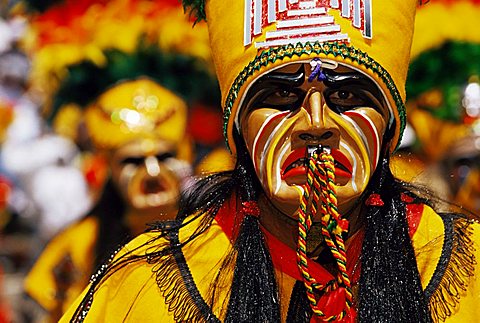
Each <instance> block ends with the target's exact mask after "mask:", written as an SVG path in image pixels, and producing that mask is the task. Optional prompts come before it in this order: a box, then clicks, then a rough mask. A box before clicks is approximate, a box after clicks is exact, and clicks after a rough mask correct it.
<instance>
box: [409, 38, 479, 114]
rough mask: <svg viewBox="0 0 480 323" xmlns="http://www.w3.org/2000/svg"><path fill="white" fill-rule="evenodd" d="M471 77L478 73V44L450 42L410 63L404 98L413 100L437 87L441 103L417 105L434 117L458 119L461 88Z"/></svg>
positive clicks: (462, 88) (460, 110)
mask: <svg viewBox="0 0 480 323" xmlns="http://www.w3.org/2000/svg"><path fill="white" fill-rule="evenodd" d="M471 76H480V44H475V43H468V42H461V41H449V42H447V43H445V44H443V45H442V46H441V47H439V48H436V49H433V50H429V51H426V52H424V53H422V54H420V55H419V56H418V57H417V58H416V59H415V60H413V61H412V62H411V64H410V69H409V72H408V78H407V84H406V88H407V99H408V100H415V99H418V98H419V97H420V96H421V95H422V94H424V93H426V92H428V91H431V90H438V91H439V92H440V93H441V95H442V97H443V100H442V102H441V104H440V105H439V106H437V107H422V106H420V108H427V109H428V110H429V111H430V112H431V113H432V115H433V116H435V117H436V118H439V119H442V120H450V121H455V122H460V121H461V117H462V109H460V107H461V106H462V102H461V101H462V95H463V90H464V89H465V86H466V85H467V84H468V79H469V77H471Z"/></svg>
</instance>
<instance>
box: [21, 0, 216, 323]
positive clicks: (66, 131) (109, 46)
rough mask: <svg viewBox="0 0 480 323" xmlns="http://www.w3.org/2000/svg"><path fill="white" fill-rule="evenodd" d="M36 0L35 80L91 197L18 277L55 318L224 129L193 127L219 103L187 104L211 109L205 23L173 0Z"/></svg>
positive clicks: (159, 207) (168, 208) (155, 213)
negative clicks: (42, 2)
mask: <svg viewBox="0 0 480 323" xmlns="http://www.w3.org/2000/svg"><path fill="white" fill-rule="evenodd" d="M43 9H44V11H43V12H42V13H41V14H37V15H36V16H34V17H33V18H32V26H31V29H30V34H29V37H27V40H26V41H27V43H28V42H30V43H29V44H28V45H29V48H30V49H31V50H32V57H33V60H32V64H33V66H32V74H31V77H32V82H33V85H32V86H33V87H34V88H36V89H37V91H38V92H40V93H43V95H44V96H45V104H44V105H45V107H47V110H48V115H49V119H50V121H51V123H52V125H53V128H54V129H55V131H56V132H57V133H59V134H62V135H64V136H65V137H68V138H72V139H73V140H74V141H75V142H76V143H77V145H78V147H80V149H81V150H82V155H83V158H82V168H83V171H84V174H85V176H86V178H87V181H88V183H89V185H90V191H91V193H92V195H93V199H94V201H95V202H94V206H93V208H92V209H91V210H90V211H89V212H88V214H87V215H86V216H85V217H84V218H83V219H82V220H80V221H77V222H75V223H73V224H72V225H70V226H69V227H67V228H66V229H64V230H62V232H60V233H59V234H58V235H57V236H55V237H54V238H53V240H52V241H51V242H50V243H49V244H48V245H47V247H46V249H45V251H44V252H43V253H42V255H41V256H40V257H39V259H38V261H37V262H36V264H35V265H34V267H33V268H32V270H31V272H30V273H29V275H28V276H27V278H26V280H25V290H26V292H27V293H28V295H29V296H31V297H32V298H33V299H34V300H35V301H36V302H38V304H40V305H41V306H42V307H43V308H44V309H45V310H46V312H47V316H48V319H49V320H51V321H57V320H58V318H59V317H60V316H61V314H62V313H63V311H64V310H65V308H66V307H68V306H69V304H70V302H71V301H72V300H73V299H75V297H76V296H77V295H78V293H80V291H81V290H82V289H83V288H84V287H85V286H86V285H87V283H88V280H89V278H90V276H91V274H92V273H93V272H94V270H95V269H96V268H97V267H98V266H99V265H100V264H101V263H102V262H103V261H104V260H105V259H106V257H108V255H109V254H110V253H111V252H112V251H113V250H115V249H116V248H117V247H118V246H119V245H121V244H122V243H124V242H125V241H126V239H127V238H129V237H132V236H134V235H137V234H139V233H141V232H143V231H144V229H145V228H146V225H147V224H148V223H151V222H153V221H155V220H159V219H172V218H173V217H174V216H175V215H176V213H177V206H178V205H177V204H178V197H179V195H180V191H181V190H184V189H186V188H187V187H188V185H189V183H191V180H190V179H189V178H190V176H191V175H192V172H193V170H192V163H193V162H194V159H199V160H200V159H202V158H203V156H205V155H208V152H209V149H208V148H209V147H208V146H209V145H210V146H211V147H212V148H213V147H214V146H215V145H217V144H218V138H219V136H218V134H217V133H218V131H214V133H211V134H206V135H205V134H204V133H203V132H202V131H199V129H200V130H201V128H202V127H203V128H204V132H207V133H208V131H209V130H211V129H209V128H210V127H214V128H215V126H216V125H215V124H212V125H211V124H209V123H210V122H211V121H213V123H215V122H216V121H217V119H218V118H217V117H216V115H213V116H211V117H208V113H200V114H197V115H198V116H200V117H203V118H202V119H198V120H197V118H198V117H196V118H194V117H192V113H190V112H191V111H197V110H198V111H202V110H203V111H205V110H206V111H207V112H208V111H210V110H212V109H211V108H209V105H210V104H212V102H216V101H217V97H218V95H219V94H218V85H217V82H216V80H215V78H214V76H213V73H212V70H211V67H209V60H210V58H209V55H210V54H209V48H208V44H207V42H208V35H207V33H206V30H205V28H206V26H199V28H200V30H196V31H195V32H193V31H191V21H189V20H188V19H187V18H186V17H185V16H184V15H183V10H182V9H181V8H180V7H179V5H178V3H176V2H175V1H156V2H153V1H144V0H129V1H124V0H118V1H65V2H62V3H59V4H53V5H52V6H51V7H47V8H43ZM53 26H56V27H53ZM202 28H203V32H202ZM212 111H215V110H212ZM206 114H207V116H205V115H206ZM217 114H218V113H217ZM210 115H212V113H210ZM197 123H198V124H197ZM187 125H188V126H187ZM190 125H195V126H196V127H197V130H196V134H197V136H192V135H191V132H190V131H189V129H190ZM217 128H218V130H220V126H219V125H218V127H217ZM198 136H200V137H202V139H203V143H204V145H203V146H204V147H205V146H207V149H204V152H203V154H202V156H196V154H195V150H194V148H193V146H194V145H195V144H196V143H197V141H198V140H197V138H198ZM223 163H225V161H223ZM199 171H208V167H207V169H205V168H200V169H199ZM50 203H51V204H54V201H51V202H50Z"/></svg>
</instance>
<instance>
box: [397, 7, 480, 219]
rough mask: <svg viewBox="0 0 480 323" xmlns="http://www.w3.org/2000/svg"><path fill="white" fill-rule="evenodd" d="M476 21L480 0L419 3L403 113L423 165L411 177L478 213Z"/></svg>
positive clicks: (479, 57)
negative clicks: (413, 133) (406, 99)
mask: <svg viewBox="0 0 480 323" xmlns="http://www.w3.org/2000/svg"><path fill="white" fill-rule="evenodd" d="M478 19H480V3H479V2H478V1H475V0H461V1H455V2H453V1H448V0H434V1H430V3H429V4H428V5H426V6H422V7H421V8H420V9H419V10H418V12H417V17H416V21H415V25H416V32H415V34H414V39H413V45H412V59H411V63H410V69H409V75H408V78H407V93H408V101H407V109H408V114H407V115H408V118H409V122H410V124H411V125H412V129H413V130H414V132H415V136H416V140H415V141H414V143H413V145H412V146H411V149H412V151H413V153H414V156H416V157H417V158H419V159H420V160H421V161H422V163H423V165H424V166H423V169H422V170H420V171H418V172H417V176H414V177H416V179H415V180H416V181H417V182H418V183H420V184H423V185H425V186H427V187H430V188H432V189H433V190H434V191H435V192H436V193H437V194H439V195H440V196H442V197H443V198H445V199H448V200H451V201H452V202H454V203H456V204H458V205H459V206H461V207H464V208H465V209H467V210H470V211H472V212H474V213H476V214H478V213H479V212H480V163H479V161H480V159H479V158H480V32H479V31H478V28H477V27H476V26H477V23H478ZM406 157H407V158H406V160H408V159H409V157H408V155H406ZM412 158H413V159H414V160H415V159H416V158H415V157H413V156H412ZM408 163H410V164H412V161H411V160H409V161H408ZM408 163H406V164H405V166H407V164H408ZM406 168H408V167H406Z"/></svg>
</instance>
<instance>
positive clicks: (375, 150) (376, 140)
mask: <svg viewBox="0 0 480 323" xmlns="http://www.w3.org/2000/svg"><path fill="white" fill-rule="evenodd" d="M345 115H347V116H349V117H359V118H360V119H362V120H363V121H364V122H365V123H366V125H367V127H368V129H369V130H370V132H371V133H373V140H374V143H373V156H374V158H375V160H374V164H373V170H375V169H376V168H377V163H378V158H379V156H378V147H379V146H380V138H379V136H378V132H377V131H376V129H375V127H374V126H373V124H372V121H371V120H370V119H368V118H367V117H365V116H364V115H363V114H361V113H359V112H356V111H347V112H345Z"/></svg>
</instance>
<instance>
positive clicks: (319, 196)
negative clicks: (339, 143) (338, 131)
mask: <svg viewBox="0 0 480 323" xmlns="http://www.w3.org/2000/svg"><path fill="white" fill-rule="evenodd" d="M309 201H310V207H309ZM318 208H320V213H321V221H320V226H321V233H322V236H323V238H324V240H325V243H326V245H327V247H328V249H329V250H330V252H331V253H332V255H333V257H334V258H335V263H336V265H337V268H338V274H337V277H336V278H335V279H332V280H331V281H329V282H328V283H326V284H323V285H322V284H321V283H320V282H318V281H317V280H316V279H315V277H313V276H312V275H311V274H310V270H309V268H308V261H309V260H308V257H307V235H308V232H309V230H310V228H311V226H312V222H313V217H314V216H315V215H316V214H317V212H318ZM347 231H348V221H347V220H345V219H342V218H341V215H340V213H339V212H338V207H337V194H336V186H335V166H334V159H333V157H332V155H330V153H328V152H326V151H322V152H320V153H319V151H318V150H316V151H315V152H313V154H312V155H311V156H310V157H309V158H308V167H307V184H306V185H305V187H304V194H303V196H302V199H301V203H300V212H299V221H298V243H297V263H298V267H299V270H300V273H301V274H302V277H303V282H304V284H305V287H306V292H307V298H308V300H309V302H310V307H311V308H312V310H313V313H314V315H316V316H317V317H318V318H319V319H320V320H322V321H324V322H333V321H340V320H343V319H344V318H345V317H346V316H347V314H348V312H349V311H350V308H351V307H352V304H353V293H352V289H351V283H350V278H349V275H348V272H347V268H346V262H347V255H346V250H345V242H344V240H343V237H342V234H343V233H344V232H347ZM340 289H343V290H344V291H345V305H344V307H343V310H341V312H339V313H337V314H334V315H330V316H327V315H326V314H325V313H324V311H323V310H322V309H321V308H320V307H321V306H320V304H319V302H318V300H317V298H316V297H315V290H316V291H317V292H319V293H320V295H321V298H322V297H329V296H331V295H332V294H329V293H335V292H338V291H340Z"/></svg>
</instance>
